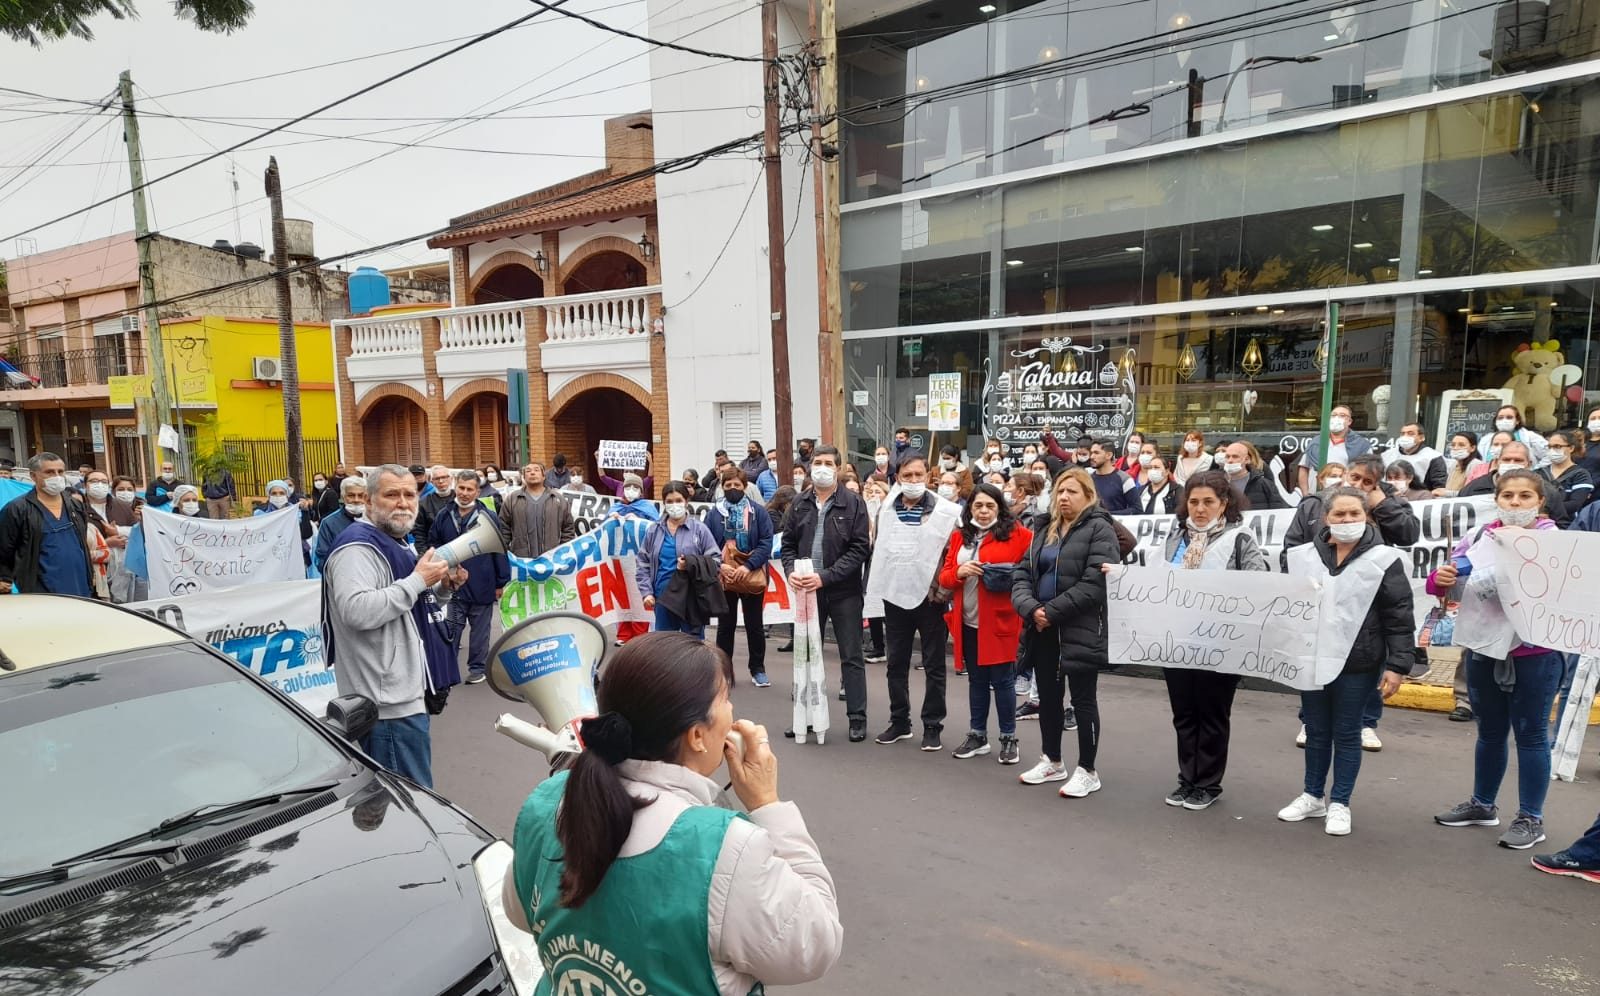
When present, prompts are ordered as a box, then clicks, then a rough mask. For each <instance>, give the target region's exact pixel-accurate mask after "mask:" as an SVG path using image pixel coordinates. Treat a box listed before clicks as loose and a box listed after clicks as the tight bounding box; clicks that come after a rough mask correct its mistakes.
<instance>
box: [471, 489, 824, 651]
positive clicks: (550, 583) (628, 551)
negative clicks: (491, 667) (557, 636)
mask: <svg viewBox="0 0 1600 996" xmlns="http://www.w3.org/2000/svg"><path fill="white" fill-rule="evenodd" d="M584 497H591V496H584ZM650 525H651V523H650V522H648V521H647V520H644V519H640V518H638V517H628V518H604V519H600V520H598V521H596V522H593V523H592V524H591V526H590V528H589V530H588V531H587V532H583V533H580V534H579V536H578V537H577V538H576V539H574V540H572V541H571V542H570V543H563V544H561V545H560V546H558V547H556V548H555V549H553V550H551V551H550V552H549V553H547V554H545V555H544V556H542V557H532V558H523V557H517V556H510V555H508V559H509V560H510V562H511V581H510V583H508V584H507V585H506V586H505V588H504V589H503V590H502V592H501V596H500V620H501V622H502V623H503V624H504V625H506V626H511V625H513V624H515V623H517V622H520V621H521V620H523V619H526V618H528V617H529V616H532V615H536V614H538V613H540V612H553V611H558V610H565V611H569V612H570V611H577V612H582V613H583V614H584V615H587V616H590V617H592V618H593V619H595V620H596V621H597V622H599V623H600V624H601V625H602V626H604V625H609V624H614V623H619V622H650V621H651V620H653V619H654V618H655V614H654V613H653V612H649V611H647V610H646V609H645V607H644V595H643V594H642V593H641V592H640V591H639V586H638V584H637V583H636V582H635V581H634V565H635V552H636V551H637V550H638V549H639V545H640V543H642V542H643V541H644V534H645V532H646V530H648V529H649V528H650ZM793 620H794V608H793V600H792V599H791V597H790V593H789V585H788V583H787V581H785V580H784V577H783V573H782V571H781V570H779V569H778V568H777V565H775V564H769V565H768V567H767V594H766V601H765V610H764V616H763V621H764V622H766V623H769V624H770V623H786V622H792V621H793Z"/></svg>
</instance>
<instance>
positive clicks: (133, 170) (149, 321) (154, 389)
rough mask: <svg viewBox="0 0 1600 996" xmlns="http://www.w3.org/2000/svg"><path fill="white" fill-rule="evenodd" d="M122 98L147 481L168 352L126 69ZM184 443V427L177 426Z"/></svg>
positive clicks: (155, 462) (157, 464)
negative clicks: (144, 392)
mask: <svg viewBox="0 0 1600 996" xmlns="http://www.w3.org/2000/svg"><path fill="white" fill-rule="evenodd" d="M117 88H118V90H119V91H120V92H121V94H122V139H123V142H124V144H126V145H127V147H128V181H129V186H130V187H131V188H132V189H133V236H134V241H135V242H136V243H137V244H138V247H139V299H140V301H141V302H143V305H144V339H145V369H146V370H148V371H149V372H150V396H149V397H148V398H135V399H134V404H135V406H136V408H137V410H138V412H139V422H140V425H141V427H142V429H143V433H142V434H143V436H144V437H145V447H146V449H145V453H146V455H147V456H148V458H149V460H150V466H149V468H148V469H147V472H146V473H145V480H147V481H149V480H153V479H154V478H155V475H156V471H157V470H159V469H160V468H161V426H162V425H164V424H165V423H166V420H167V414H168V409H169V407H170V405H171V396H170V395H169V394H168V393H167V361H166V350H165V349H164V348H163V346H162V342H161V316H160V314H158V313H157V312H156V268H155V262H154V260H153V259H152V258H151V251H152V250H151V242H150V216H149V214H148V213H147V212H146V209H145V203H144V153H143V151H141V150H140V148H139V118H138V115H136V114H135V113H134V110H133V75H132V74H131V73H129V72H128V71H127V70H126V69H124V70H123V71H122V75H121V76H120V77H118V82H117ZM174 428H175V429H177V430H178V439H179V441H182V439H183V426H182V425H178V426H174Z"/></svg>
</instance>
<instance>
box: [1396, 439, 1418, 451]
mask: <svg viewBox="0 0 1600 996" xmlns="http://www.w3.org/2000/svg"><path fill="white" fill-rule="evenodd" d="M1395 442H1396V443H1398V444H1399V446H1400V448H1401V449H1402V450H1404V451H1405V452H1407V453H1410V452H1411V451H1412V450H1414V449H1416V448H1417V437H1416V436H1401V437H1400V438H1399V439H1397V440H1395Z"/></svg>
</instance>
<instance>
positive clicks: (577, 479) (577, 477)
mask: <svg viewBox="0 0 1600 996" xmlns="http://www.w3.org/2000/svg"><path fill="white" fill-rule="evenodd" d="M569 480H570V481H571V482H572V486H573V487H577V486H578V485H580V484H582V483H583V475H582V474H573V475H572V477H571V478H569Z"/></svg>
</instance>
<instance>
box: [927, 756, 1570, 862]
mask: <svg viewBox="0 0 1600 996" xmlns="http://www.w3.org/2000/svg"><path fill="white" fill-rule="evenodd" d="M922 749H923V750H925V751H930V752H931V751H936V750H944V743H943V741H941V740H940V739H939V731H938V730H923V731H922ZM980 753H982V752H980ZM1539 839H1540V840H1543V839H1544V838H1543V837H1540V838H1539Z"/></svg>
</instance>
